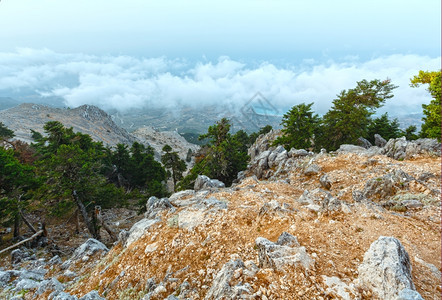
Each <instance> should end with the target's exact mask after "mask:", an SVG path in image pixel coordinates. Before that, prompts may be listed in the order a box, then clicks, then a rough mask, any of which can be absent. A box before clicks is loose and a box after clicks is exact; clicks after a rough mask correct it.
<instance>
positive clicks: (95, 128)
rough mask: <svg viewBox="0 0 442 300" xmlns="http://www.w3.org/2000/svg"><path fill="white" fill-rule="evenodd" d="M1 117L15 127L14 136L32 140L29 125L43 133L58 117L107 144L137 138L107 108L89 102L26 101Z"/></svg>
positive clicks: (3, 112)
mask: <svg viewBox="0 0 442 300" xmlns="http://www.w3.org/2000/svg"><path fill="white" fill-rule="evenodd" d="M0 121H1V122H3V123H4V124H5V125H6V126H7V127H8V128H10V129H11V130H13V131H14V133H15V135H16V138H17V139H20V140H23V141H26V142H31V141H32V139H31V129H33V130H36V131H38V132H40V133H43V132H44V131H43V126H44V124H46V123H47V122H49V121H60V122H61V123H63V125H65V126H66V127H73V128H74V131H79V132H82V133H85V134H89V135H90V136H91V137H92V138H93V139H94V140H96V141H101V142H103V143H104V144H105V145H109V146H115V145H116V144H118V143H123V144H132V143H133V142H134V141H136V138H135V137H133V136H132V135H131V134H129V133H128V132H127V131H126V130H125V129H122V128H120V127H118V126H117V125H116V124H115V123H114V121H112V118H111V117H110V116H109V115H108V114H107V113H106V112H104V111H103V110H101V109H99V108H98V107H96V106H91V105H82V106H79V107H77V108H74V109H62V108H52V107H48V106H44V105H40V104H32V103H25V104H21V105H19V106H17V107H13V108H10V109H7V110H2V111H0Z"/></svg>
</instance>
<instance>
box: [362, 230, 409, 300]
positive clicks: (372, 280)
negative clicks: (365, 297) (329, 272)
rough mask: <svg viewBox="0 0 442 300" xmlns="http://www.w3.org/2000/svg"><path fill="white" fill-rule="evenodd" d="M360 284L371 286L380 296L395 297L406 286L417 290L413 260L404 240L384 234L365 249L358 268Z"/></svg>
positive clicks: (385, 297)
mask: <svg viewBox="0 0 442 300" xmlns="http://www.w3.org/2000/svg"><path fill="white" fill-rule="evenodd" d="M358 273H359V276H358V279H357V282H358V284H359V285H361V286H363V287H366V288H368V289H370V290H371V291H372V292H373V294H374V295H376V296H377V297H379V298H380V299H396V298H397V297H398V295H399V293H400V292H401V291H402V290H403V289H410V290H415V287H414V284H413V281H412V277H411V262H410V258H409V256H408V253H407V251H405V249H404V247H403V246H402V244H401V242H400V241H399V240H398V239H396V238H394V237H385V236H381V237H379V239H378V240H376V241H374V242H373V243H372V244H371V246H370V249H368V251H367V252H366V253H365V255H364V260H363V262H362V264H361V265H360V266H359V268H358Z"/></svg>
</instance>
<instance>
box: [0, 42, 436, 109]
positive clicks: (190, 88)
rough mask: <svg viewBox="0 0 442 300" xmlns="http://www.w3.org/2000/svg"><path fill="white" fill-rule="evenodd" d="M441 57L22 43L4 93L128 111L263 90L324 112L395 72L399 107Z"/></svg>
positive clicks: (8, 60) (221, 100)
mask: <svg viewBox="0 0 442 300" xmlns="http://www.w3.org/2000/svg"><path fill="white" fill-rule="evenodd" d="M440 63H441V59H440V57H436V58H432V57H428V56H419V55H403V54H397V55H389V56H380V57H375V58H373V59H370V60H365V61H361V60H359V59H358V58H357V57H348V58H346V59H344V60H341V61H339V62H336V61H333V60H329V61H327V62H317V61H315V60H305V61H303V62H302V63H301V64H297V65H291V64H287V63H286V64H284V65H276V64H272V63H270V62H266V61H262V62H259V63H249V62H243V61H238V60H234V59H231V58H229V57H219V58H218V59H217V60H215V61H207V60H206V59H204V58H202V59H201V60H199V61H189V60H186V59H182V58H168V57H154V58H140V57H132V56H94V55H86V54H82V53H57V52H54V51H52V50H49V49H31V48H21V49H17V50H16V51H14V52H1V53H0V66H1V67H0V97H18V98H21V99H22V98H25V97H26V98H25V99H26V100H27V101H28V100H32V99H35V100H36V101H39V102H41V101H44V99H61V100H60V101H61V102H62V103H61V104H62V105H64V106H66V107H77V106H80V105H82V104H91V105H96V106H99V107H100V108H102V109H105V110H118V111H121V112H125V111H128V110H131V109H134V108H142V109H146V108H152V107H155V108H161V107H164V108H170V107H177V106H180V105H187V106H192V107H201V106H205V105H219V104H225V105H230V106H236V107H239V106H241V105H243V104H244V103H246V102H247V101H248V100H249V99H250V98H251V97H253V96H254V95H255V94H256V93H257V92H260V93H261V94H262V95H263V96H264V97H265V98H266V99H267V100H268V101H270V102H271V104H272V105H273V106H275V107H278V108H280V109H281V111H282V112H284V111H285V110H287V109H289V108H290V107H291V106H293V105H296V104H299V103H301V102H306V103H310V102H314V103H315V104H314V107H313V108H314V110H315V111H316V112H317V113H319V114H324V113H325V112H326V111H327V110H328V109H329V108H330V106H331V102H332V100H333V99H334V98H335V97H336V94H338V93H339V92H340V91H341V90H343V89H349V88H353V87H354V86H355V84H356V82H357V81H359V80H362V79H367V80H371V79H386V78H390V79H391V80H392V83H393V84H395V85H398V86H399V88H397V89H396V90H395V91H394V94H395V97H394V98H392V99H390V100H389V101H388V102H387V103H386V105H385V107H384V108H383V109H382V110H383V111H388V112H392V114H393V115H400V114H408V113H418V112H421V111H422V107H421V105H422V104H424V103H428V102H429V101H430V99H431V97H430V95H429V94H428V93H427V92H426V90H425V88H423V87H422V88H417V89H416V88H411V87H410V86H409V80H410V78H411V77H412V76H413V75H416V74H417V73H418V71H419V70H421V69H422V70H437V69H439V68H440ZM30 96H31V97H30ZM0 101H1V100H0ZM28 102H30V101H28Z"/></svg>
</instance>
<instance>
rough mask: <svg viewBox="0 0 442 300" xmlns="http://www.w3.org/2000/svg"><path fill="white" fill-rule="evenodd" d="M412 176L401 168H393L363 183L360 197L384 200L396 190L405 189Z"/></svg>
mask: <svg viewBox="0 0 442 300" xmlns="http://www.w3.org/2000/svg"><path fill="white" fill-rule="evenodd" d="M412 180H414V178H413V177H412V176H410V175H408V174H407V173H405V172H404V171H402V170H401V169H395V170H393V172H391V173H388V174H386V175H384V176H382V177H377V178H371V179H370V180H368V181H367V182H366V183H365V187H364V190H363V191H362V195H360V196H361V199H364V198H366V199H371V200H386V198H387V197H389V196H393V195H394V194H396V192H397V191H398V190H401V189H406V188H407V187H408V184H409V183H410V181H412Z"/></svg>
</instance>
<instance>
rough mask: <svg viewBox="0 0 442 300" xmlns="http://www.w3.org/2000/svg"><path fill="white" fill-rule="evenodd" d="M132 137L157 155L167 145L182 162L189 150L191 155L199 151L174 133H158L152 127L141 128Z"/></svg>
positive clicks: (197, 147)
mask: <svg viewBox="0 0 442 300" xmlns="http://www.w3.org/2000/svg"><path fill="white" fill-rule="evenodd" d="M132 135H133V136H135V137H136V138H138V139H139V140H141V141H144V142H146V143H148V144H149V145H151V146H152V147H153V148H154V149H155V151H157V152H158V153H162V149H163V147H164V146H165V145H166V144H167V145H169V146H171V147H172V149H173V151H176V152H178V155H179V156H180V158H181V159H183V160H185V159H186V156H187V152H188V151H189V149H190V150H192V152H193V153H195V152H196V151H197V150H198V149H199V146H197V145H194V144H191V143H189V142H188V141H186V139H185V138H183V137H182V136H181V135H179V134H178V132H176V131H161V132H160V131H157V130H155V129H154V128H153V127H149V126H143V127H141V128H138V129H137V130H135V131H134V132H132Z"/></svg>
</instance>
